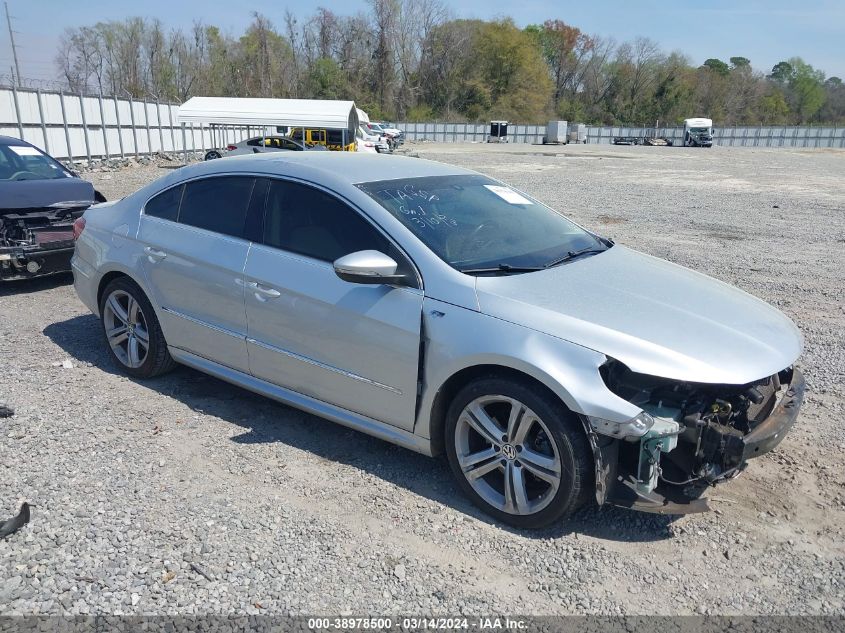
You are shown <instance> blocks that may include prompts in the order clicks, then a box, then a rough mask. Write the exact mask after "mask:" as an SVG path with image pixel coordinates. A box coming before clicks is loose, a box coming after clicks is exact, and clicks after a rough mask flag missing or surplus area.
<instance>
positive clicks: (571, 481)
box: [445, 376, 594, 528]
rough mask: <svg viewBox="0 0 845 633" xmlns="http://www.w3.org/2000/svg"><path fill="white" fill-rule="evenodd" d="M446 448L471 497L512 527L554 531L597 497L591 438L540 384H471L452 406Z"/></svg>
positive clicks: (503, 380) (506, 380) (494, 380)
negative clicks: (559, 521) (549, 527)
mask: <svg viewBox="0 0 845 633" xmlns="http://www.w3.org/2000/svg"><path fill="white" fill-rule="evenodd" d="M445 445H446V446H445V448H446V456H447V457H448V459H449V465H450V466H451V468H452V472H453V473H454V474H455V477H456V478H457V480H458V485H460V487H461V488H462V489H463V491H464V492H465V493H466V494H467V496H468V497H469V498H470V499H471V500H472V501H473V503H475V504H476V505H477V506H478V507H480V508H481V509H482V510H484V511H485V512H486V513H487V514H490V515H492V516H493V517H495V518H496V519H498V520H500V521H502V522H504V523H508V524H510V525H513V526H515V527H520V528H538V527H543V526H546V525H549V524H550V523H552V522H554V521H556V520H557V519H559V518H561V517H563V516H565V515H568V514H571V513H572V512H574V511H575V510H576V509H577V508H578V507H579V506H580V505H581V504H582V503H584V502H585V501H586V500H587V499H588V498H589V497H590V496H592V492H593V488H594V484H593V481H594V474H593V467H594V466H593V454H592V449H591V448H590V445H589V442H588V441H587V436H586V433H585V431H584V429H583V427H582V426H581V424H580V423H579V421H578V419H577V418H576V417H575V416H574V415H573V414H572V413H571V412H570V411H569V410H568V409H567V408H566V407H565V406H564V404H563V403H562V402H561V401H560V400H559V399H558V398H557V397H556V396H555V395H554V394H553V393H551V392H550V391H548V390H547V389H546V388H545V387H543V386H542V385H539V384H535V383H532V382H529V381H527V380H522V379H520V378H517V377H514V378H511V377H498V376H490V377H485V378H480V379H477V380H475V381H474V382H471V383H470V384H468V385H467V386H465V387H464V388H463V389H461V390H460V392H458V394H457V395H456V396H455V398H454V399H453V401H452V403H451V405H450V407H449V411H448V412H447V415H446V427H445Z"/></svg>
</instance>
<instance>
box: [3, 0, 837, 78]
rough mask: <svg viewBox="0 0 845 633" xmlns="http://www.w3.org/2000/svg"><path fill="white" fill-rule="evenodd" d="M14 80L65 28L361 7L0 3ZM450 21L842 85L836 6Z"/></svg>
mask: <svg viewBox="0 0 845 633" xmlns="http://www.w3.org/2000/svg"><path fill="white" fill-rule="evenodd" d="M7 2H8V5H9V13H10V14H11V16H12V27H13V29H14V30H15V31H16V33H15V41H16V44H17V48H18V59H19V62H20V67H21V75H22V76H23V77H28V78H35V79H55V78H56V69H55V66H54V63H53V57H54V54H55V51H56V47H57V44H58V41H59V37H60V36H61V33H62V31H63V30H64V29H65V28H66V27H71V26H85V25H90V24H94V23H96V22H98V21H109V20H121V19H124V18H127V17H131V16H135V15H140V16H142V17H158V18H159V19H161V20H162V22H164V23H165V24H166V25H169V26H181V27H189V26H190V25H191V24H192V23H193V22H194V21H195V20H201V21H203V22H205V23H208V24H215V25H217V26H220V27H221V28H222V29H223V30H224V31H228V32H230V33H231V34H234V35H238V34H240V33H241V32H242V31H243V30H244V29H245V27H246V26H247V24H248V23H249V22H250V20H251V14H252V12H253V11H258V12H259V13H263V14H265V15H266V16H268V17H269V18H270V19H271V20H273V21H274V23H275V24H276V26H277V27H281V25H282V18H283V16H284V13H285V9H290V10H291V11H292V12H293V13H294V14H295V15H297V16H299V17H302V18H305V17H307V16H309V15H311V14H312V13H313V12H314V10H315V9H316V8H317V7H318V6H323V7H326V8H328V9H330V10H332V11H334V12H336V13H338V14H342V15H348V14H351V13H355V12H356V11H358V10H363V9H366V7H367V3H366V2H365V1H363V0H317V1H314V2H307V1H305V0H244V1H241V2H232V1H231V0H175V1H174V0H144V1H143V2H138V1H137V0H134V1H131V2H129V1H126V0H75V1H73V2H69V1H68V0H7ZM446 3H447V4H448V5H449V6H450V7H451V11H452V13H453V15H454V16H455V17H460V18H483V19H491V18H497V17H504V16H510V17H512V18H513V19H514V20H515V21H516V23H517V24H518V25H520V26H525V25H527V24H535V23H541V22H543V21H544V20H546V19H553V18H557V19H561V20H563V21H564V22H566V23H567V24H571V25H573V26H577V27H578V28H580V29H581V30H582V31H584V32H586V33H589V34H598V35H602V36H605V37H612V38H614V39H616V40H617V41H623V40H628V39H633V38H635V37H637V36H640V35H642V36H646V37H650V38H651V39H653V40H655V41H657V42H658V43H659V44H660V45H661V47H662V48H663V50H664V51H666V52H672V51H681V52H683V53H685V54H687V55H688V56H689V57H690V58H691V59H692V61H693V63H695V64H701V63H702V62H703V61H704V60H705V59H708V58H710V57H717V58H720V59H723V60H725V61H728V59H729V58H730V57H733V56H742V57H747V58H748V59H750V60H751V63H752V66H753V67H754V68H755V69H757V70H761V71H764V72H766V73H768V72H769V71H770V70H771V68H772V66H774V65H775V64H776V63H777V62H779V61H781V60H783V59H788V58H790V57H796V56H797V57H802V58H803V59H804V60H805V61H806V62H809V63H810V64H812V65H813V66H814V67H816V68H818V69H821V70H822V71H824V72H825V74H826V75H827V76H832V75H835V76H838V77H843V78H845V0H803V1H802V2H796V1H795V0H790V1H786V0H698V1H697V2H691V1H689V0H580V1H577V2H576V1H570V0H557V1H556V2H553V1H551V0H520V2H519V3H515V2H514V1H513V0H446ZM0 22H2V29H0V75H3V74H5V75H8V74H10V67H11V66H12V64H13V61H12V50H11V45H10V42H9V33H8V29H7V28H6V22H5V15H3V14H2V13H0Z"/></svg>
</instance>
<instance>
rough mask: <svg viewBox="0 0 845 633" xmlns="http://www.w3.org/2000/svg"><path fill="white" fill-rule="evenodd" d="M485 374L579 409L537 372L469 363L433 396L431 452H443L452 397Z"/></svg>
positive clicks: (430, 419)
mask: <svg viewBox="0 0 845 633" xmlns="http://www.w3.org/2000/svg"><path fill="white" fill-rule="evenodd" d="M486 377H495V378H505V379H510V380H514V381H516V382H520V383H522V384H526V385H531V386H534V387H537V388H539V389H541V390H542V391H544V392H546V394H547V395H549V396H551V397H552V398H554V399H555V400H556V401H557V402H559V403H560V404H561V406H563V407H565V408H566V410H567V411H569V412H570V413H572V414H576V415H577V412H576V411H575V410H574V408H573V406H572V403H573V401H572V400H571V399H570V402H569V403H567V401H566V400H567V398H564V397H561V393H560V389H558V390H555V389H553V388H552V387H551V386H550V385H549V384H547V383H546V382H545V381H544V380H542V379H540V378H539V377H537V376H536V375H532V374H530V373H528V372H526V371H523V370H521V369H517V368H515V367H512V366H508V365H503V364H496V363H482V364H476V365H470V366H468V367H464V368H463V369H460V370H458V371H457V372H455V373H453V374H452V375H451V376H449V378H447V379H446V380H445V381H444V382H443V384H442V385H440V387H439V388H438V390H437V393H436V394H435V395H434V399H433V403H432V406H431V409H430V412H429V417H428V434H429V441H430V443H431V452H432V454H433V455H439V454H442V453H443V452H444V450H445V437H444V435H445V431H444V429H445V427H446V414H447V412H448V410H449V405H450V404H451V402H452V400H454V398H455V396H456V395H457V394H458V392H459V391H460V390H461V389H463V388H464V387H465V386H466V385H468V384H470V383H471V382H473V381H475V380H478V379H480V378H486ZM561 389H562V388H561ZM579 427H580V425H579Z"/></svg>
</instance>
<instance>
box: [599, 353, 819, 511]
mask: <svg viewBox="0 0 845 633" xmlns="http://www.w3.org/2000/svg"><path fill="white" fill-rule="evenodd" d="M602 378H603V379H604V381H605V384H607V386H608V388H609V389H610V390H611V391H612V392H613V393H615V394H616V395H618V396H620V397H621V398H624V399H625V400H628V401H629V402H631V403H632V404H635V405H637V406H639V407H640V408H642V409H643V411H645V412H646V413H648V414H649V415H650V416H651V418H653V424H652V425H651V427H650V428H649V429H648V430H647V431H646V432H645V434H643V435H642V436H641V437H636V438H633V437H632V438H624V439H620V440H615V442H616V446H613V447H612V448H609V447H605V448H604V449H603V451H602V453H603V457H604V461H608V458H609V459H613V458H614V457H615V461H616V464H615V468H611V469H607V468H606V469H605V472H606V473H608V472H609V470H615V471H616V472H615V473H614V476H613V479H615V480H616V481H615V482H614V481H611V480H609V481H607V482H606V484H607V485H606V487H605V489H612V490H610V491H609V494H610V497H612V496H613V494H614V492H615V493H616V494H620V493H621V497H622V499H625V500H627V501H628V502H630V503H622V505H635V506H636V507H637V508H638V509H643V510H647V509H648V508H647V507H643V504H645V505H649V504H657V506H662V507H664V508H665V507H666V506H667V505H670V506H673V508H674V511H676V512H679V513H680V512H683V511H686V512H694V511H699V510H704V509H706V505H705V506H704V507H698V505H697V504H692V505H689V506H688V507H687V508H686V509H685V510H684V508H683V507H681V506H682V505H683V504H689V503H690V501H692V500H693V499H697V498H698V497H699V496H700V495H701V493H702V492H703V491H704V490H705V489H706V488H707V487H708V486H713V485H716V484H717V483H720V482H723V481H726V480H728V479H731V478H733V477H736V476H737V475H739V474H740V473H741V472H742V471H743V470H744V469H745V468H746V466H747V460H748V459H751V458H753V457H756V456H758V455H762V454H764V453H766V452H768V451H769V450H771V449H772V448H774V447H775V446H776V445H777V444H778V443H779V442H780V441H781V440H782V439H783V437H784V436H785V435H786V431H787V430H788V429H789V428H790V427H791V426H792V424H794V422H795V418H796V417H797V412H798V408H799V407H800V404H801V400H802V398H803V392H804V380H803V377H802V376H801V374H800V372H799V371H798V370H796V369H793V368H787V369H785V370H783V371H781V372H778V373H777V374H774V375H772V376H768V377H766V378H764V379H761V380H758V381H755V382H752V383H749V384H745V385H717V384H698V383H689V382H679V381H675V380H669V379H665V378H657V377H654V376H646V375H643V374H637V373H634V372H632V371H631V370H629V369H628V368H627V367H625V366H624V365H623V364H621V363H618V362H616V361H611V362H609V363H607V364H606V365H604V366H603V367H602ZM608 501H609V502H611V503H613V502H614V500H613V499H612V498H608ZM702 501H703V500H702ZM679 504H680V505H679ZM699 505H700V504H699ZM657 506H655V507H654V508H653V511H666V512H668V511H669V510H668V509H663V510H661V509H659V507H657Z"/></svg>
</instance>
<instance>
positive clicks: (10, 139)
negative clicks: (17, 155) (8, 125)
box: [0, 134, 29, 145]
mask: <svg viewBox="0 0 845 633" xmlns="http://www.w3.org/2000/svg"><path fill="white" fill-rule="evenodd" d="M0 145H29V143H27V142H26V141H22V140H21V139H19V138H15V137H14V136H3V135H2V134H0Z"/></svg>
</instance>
